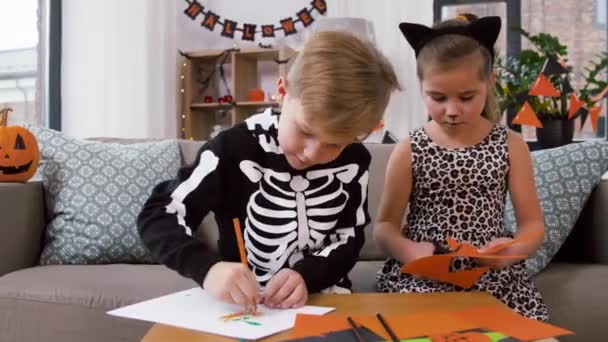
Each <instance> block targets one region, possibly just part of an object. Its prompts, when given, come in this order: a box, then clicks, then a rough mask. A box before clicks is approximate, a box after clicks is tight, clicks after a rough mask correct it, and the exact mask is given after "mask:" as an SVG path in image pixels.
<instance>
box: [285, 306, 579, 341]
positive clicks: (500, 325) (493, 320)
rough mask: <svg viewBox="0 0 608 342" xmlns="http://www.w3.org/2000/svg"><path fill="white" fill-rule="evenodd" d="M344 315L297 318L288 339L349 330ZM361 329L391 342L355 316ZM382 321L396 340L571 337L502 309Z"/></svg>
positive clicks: (374, 324)
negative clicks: (479, 332)
mask: <svg viewBox="0 0 608 342" xmlns="http://www.w3.org/2000/svg"><path fill="white" fill-rule="evenodd" d="M346 317H347V316H345V315H337V314H331V315H326V316H320V315H307V314H298V315H297V316H296V322H295V326H294V328H293V330H292V332H291V336H290V337H291V338H292V339H297V338H304V337H313V336H324V335H327V334H329V333H332V332H338V331H343V330H349V329H351V327H350V325H349V324H348V323H347V320H346ZM352 318H353V320H354V321H355V322H356V323H357V324H358V325H360V326H364V327H365V328H367V329H369V330H371V331H372V332H373V333H375V334H376V335H378V336H381V337H382V338H384V339H385V340H387V341H390V340H391V338H390V336H389V335H388V333H387V331H386V329H384V327H383V326H382V324H381V323H380V321H378V319H377V318H376V317H375V316H372V315H365V316H354V317H352ZM384 319H385V320H386V322H387V323H388V325H389V326H390V327H391V329H392V330H393V332H394V333H395V335H397V337H398V338H399V339H406V338H412V337H419V336H430V335H431V336H432V335H445V334H449V333H452V332H456V331H463V330H471V329H479V328H482V329H487V330H490V331H500V332H501V333H503V334H505V335H507V336H511V337H514V338H517V339H520V340H525V341H528V340H539V339H543V338H549V337H556V336H562V335H570V334H573V332H572V331H570V330H567V329H563V328H560V327H557V326H554V325H551V324H548V323H543V322H540V321H537V320H534V319H529V318H526V317H524V316H521V315H519V314H517V313H516V312H514V311H512V310H511V309H509V308H507V307H504V308H500V307H478V308H472V309H465V310H460V311H449V312H432V311H431V312H418V313H410V314H394V315H384Z"/></svg>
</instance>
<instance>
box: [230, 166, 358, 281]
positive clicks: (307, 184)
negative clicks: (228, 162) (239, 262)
mask: <svg viewBox="0 0 608 342" xmlns="http://www.w3.org/2000/svg"><path fill="white" fill-rule="evenodd" d="M240 168H241V171H242V172H243V173H244V174H245V175H247V177H248V178H249V180H251V181H252V182H253V183H259V185H260V187H259V190H258V191H256V192H254V193H253V194H252V195H251V197H250V199H249V203H248V204H247V219H246V221H245V246H246V249H247V261H248V262H249V264H250V265H251V266H253V271H254V273H255V275H256V277H257V279H258V281H259V282H266V281H268V280H269V279H270V278H271V277H272V276H273V275H274V274H275V273H276V272H277V271H278V270H280V269H281V268H282V267H283V265H285V262H288V264H289V266H293V265H294V264H295V263H296V262H298V261H299V260H301V259H302V258H303V257H304V253H307V252H309V251H313V253H312V254H313V255H316V256H327V255H328V254H329V253H331V251H332V250H334V249H335V248H337V247H338V246H340V245H342V244H344V243H346V242H347V240H348V238H350V237H354V236H355V228H354V227H343V228H342V227H340V228H338V229H337V230H335V232H332V231H333V230H334V228H336V224H337V222H338V219H339V216H340V214H341V213H342V211H343V209H344V207H345V206H346V203H347V201H348V199H349V194H348V192H346V191H345V190H344V184H348V183H350V182H352V181H353V179H354V177H355V176H356V175H357V172H358V170H359V166H358V165H357V164H349V165H345V166H343V167H338V168H333V169H325V170H315V171H310V172H307V173H306V174H305V175H304V176H301V175H296V176H292V175H291V174H289V173H287V172H275V171H273V170H270V169H264V168H262V167H261V166H259V165H257V164H256V163H255V162H252V161H248V160H244V161H242V162H241V165H240ZM362 203H363V201H362ZM358 211H361V214H360V215H363V212H362V211H363V208H362V204H361V205H360V208H359V209H358ZM328 232H332V233H330V234H328ZM326 239H330V241H331V243H330V244H329V245H327V244H326ZM324 245H325V247H324V248H322V247H323V246H324Z"/></svg>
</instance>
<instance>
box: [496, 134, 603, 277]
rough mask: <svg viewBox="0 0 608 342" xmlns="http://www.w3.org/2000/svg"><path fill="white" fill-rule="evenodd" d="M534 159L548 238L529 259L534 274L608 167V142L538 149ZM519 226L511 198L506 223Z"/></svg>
mask: <svg viewBox="0 0 608 342" xmlns="http://www.w3.org/2000/svg"><path fill="white" fill-rule="evenodd" d="M532 161H533V163H534V175H535V180H536V190H537V192H538V197H539V199H540V204H541V206H542V209H543V215H544V221H545V241H544V243H543V244H542V246H541V247H540V248H539V249H538V251H537V252H536V253H535V254H533V255H531V256H530V257H529V258H528V259H527V260H526V268H527V270H528V273H529V274H530V276H533V275H535V274H536V273H538V272H540V271H541V270H542V269H543V268H545V266H547V264H549V262H550V261H551V259H552V258H553V256H555V254H556V253H557V251H558V250H559V249H560V247H561V246H562V244H563V243H564V242H565V241H566V238H567V237H568V235H569V234H570V231H571V230H572V228H573V227H574V224H575V223H576V221H577V219H578V216H579V214H580V213H581V211H582V210H583V207H584V205H585V202H586V201H587V199H588V198H589V196H590V195H591V192H592V191H593V188H594V187H595V186H596V185H597V184H598V182H599V181H600V179H601V178H602V175H603V174H604V173H605V172H606V170H607V169H608V143H606V142H602V141H589V142H583V143H576V144H569V145H566V146H562V147H557V148H553V149H548V150H541V151H534V152H532ZM516 226H517V225H516V222H515V214H514V212H513V205H512V204H511V201H510V200H508V201H507V208H506V227H507V230H509V231H511V232H514V231H515V229H516Z"/></svg>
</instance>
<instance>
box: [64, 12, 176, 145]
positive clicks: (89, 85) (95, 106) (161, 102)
mask: <svg viewBox="0 0 608 342" xmlns="http://www.w3.org/2000/svg"><path fill="white" fill-rule="evenodd" d="M175 9H176V7H175V3H174V2H173V1H166V0H129V1H122V0H104V1H81V0H64V1H63V12H62V16H63V36H62V128H63V131H64V132H66V134H69V135H71V136H74V137H79V138H85V137H94V136H96V137H99V136H107V137H128V138H166V137H176V136H177V125H176V123H177V115H178V113H177V112H176V108H177V104H176V99H177V72H176V70H177V65H176V63H177V59H178V58H177V50H176V48H175V17H176V16H175Z"/></svg>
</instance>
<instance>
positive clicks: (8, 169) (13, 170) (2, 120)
mask: <svg viewBox="0 0 608 342" xmlns="http://www.w3.org/2000/svg"><path fill="white" fill-rule="evenodd" d="M10 111H12V109H10V108H5V109H2V110H1V111H0V182H23V183H25V182H27V181H28V180H29V179H30V178H32V176H33V175H34V173H36V169H37V168H38V163H39V162H40V151H39V149H38V143H37V142H36V138H35V137H34V135H33V134H32V132H30V131H28V130H27V129H25V128H24V127H21V126H7V125H6V123H7V116H8V112H10Z"/></svg>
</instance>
